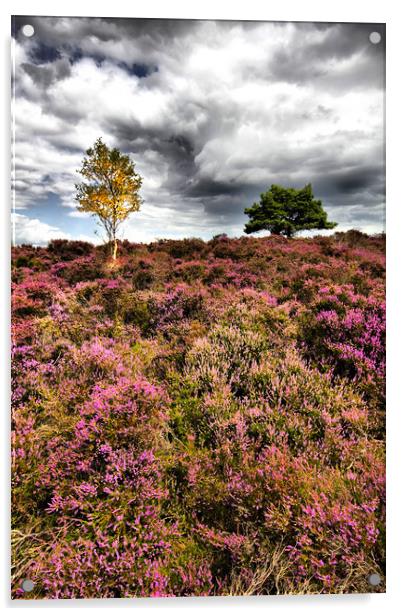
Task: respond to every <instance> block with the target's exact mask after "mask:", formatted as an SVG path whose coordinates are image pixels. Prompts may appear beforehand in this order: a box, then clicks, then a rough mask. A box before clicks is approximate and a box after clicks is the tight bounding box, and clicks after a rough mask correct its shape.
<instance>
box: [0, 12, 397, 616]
mask: <svg viewBox="0 0 402 616" xmlns="http://www.w3.org/2000/svg"><path fill="white" fill-rule="evenodd" d="M398 4H399V3H398V2H397V1H396V0H381V1H380V0H377V1H371V0H354V2H351V0H336V2H334V3H330V2H323V1H322V0H321V1H319V0H315V1H313V0H280V2H275V3H273V2H268V1H267V0H265V1H264V0H247V2H244V1H240V0H231V1H227V2H225V1H221V2H220V3H218V1H217V0H202V2H200V3H197V2H188V0H187V1H183V0H182V1H179V0H165V1H162V0H159V1H157V0H147V2H146V3H138V4H137V3H133V2H132V1H131V2H128V1H126V2H124V1H121V0H113V2H111V3H104V4H100V3H99V2H96V3H95V2H93V3H89V2H87V3H83V2H82V0H81V1H78V0H69V2H58V3H56V2H54V1H53V2H52V1H50V0H46V1H45V0H36V1H35V2H32V0H31V2H29V1H27V0H25V1H19V0H14V1H13V2H11V1H10V0H5V1H3V3H2V7H1V11H2V12H1V18H2V19H0V27H1V29H2V33H1V34H2V35H1V44H2V49H3V50H4V52H5V53H4V54H3V62H2V64H1V70H2V86H3V87H2V92H3V95H2V97H1V100H2V102H1V104H2V106H3V109H2V111H3V113H2V120H3V131H2V134H3V135H10V132H11V131H10V126H11V117H10V106H9V94H10V86H9V84H10V16H11V15H12V14H20V15H24V14H26V15H30V14H34V15H93V16H113V17H166V18H168V17H169V18H189V19H261V20H271V21H272V20H279V21H335V22H340V21H345V22H351V21H356V22H363V21H364V22H373V23H375V22H386V23H387V97H386V100H387V220H386V228H387V303H388V310H387V330H388V335H387V370H388V389H387V434H388V436H387V509H388V515H387V537H388V541H387V544H388V553H387V568H388V571H387V593H386V594H384V595H345V596H339V595H338V596H330V597H328V596H327V597H325V596H320V597H317V596H313V597H310V596H298V597H290V596H287V597H255V598H224V597H222V598H207V599H139V600H88V601H87V600H85V601H83V600H81V601H70V600H65V601H35V602H33V601H31V602H28V601H24V602H22V601H14V602H11V601H10V600H9V599H8V597H9V566H10V561H9V548H8V544H9V529H8V526H9V512H8V506H9V472H8V465H9V400H8V397H9V364H8V362H7V359H8V356H9V246H10V226H9V225H8V224H7V221H8V219H9V211H10V191H9V188H8V187H9V178H10V171H11V169H10V148H9V141H8V139H4V140H3V146H2V148H0V156H1V164H0V170H1V173H2V178H3V182H2V186H3V193H2V200H1V207H2V224H1V225H0V229H1V233H2V242H1V244H0V246H1V257H2V263H1V268H0V271H1V276H2V283H3V286H2V293H1V296H0V297H1V302H0V309H1V315H0V322H1V328H0V331H1V334H0V335H1V346H2V354H1V356H2V358H3V362H2V366H3V370H2V371H1V378H2V385H3V387H2V392H3V397H2V401H3V404H2V405H1V408H2V411H3V429H2V430H0V434H1V439H2V444H3V445H4V447H3V449H2V451H3V452H4V453H3V455H2V458H1V461H2V463H3V464H2V469H3V478H5V481H4V482H3V484H2V486H3V499H2V506H1V507H0V515H1V522H2V525H1V526H2V532H1V535H0V537H1V543H0V554H1V556H2V559H1V567H2V568H1V575H0V580H1V591H2V592H1V602H2V604H3V607H5V609H7V610H9V609H12V610H13V611H14V613H20V612H21V613H22V610H24V611H25V610H26V609H29V608H33V609H35V608H40V609H48V608H50V609H52V610H53V611H54V612H55V613H57V612H59V610H61V609H63V608H65V607H68V608H84V609H86V610H87V611H88V612H95V610H96V611H97V610H99V609H108V608H109V609H113V610H115V609H116V608H127V607H128V608H132V609H134V610H136V612H137V613H141V614H142V613H145V612H146V613H147V614H153V613H159V614H160V613H161V610H163V612H164V614H174V613H176V611H179V612H181V613H183V610H189V609H190V610H191V611H192V612H198V613H201V610H204V611H205V610H206V609H207V610H208V611H210V610H219V611H220V612H229V610H230V612H231V613H233V614H240V613H241V612H243V611H245V610H253V611H254V610H261V611H263V612H265V613H268V611H269V612H271V613H273V612H280V613H281V614H284V615H286V614H292V616H294V614H295V613H296V612H297V614H298V615H299V614H301V615H303V614H310V613H313V614H315V613H318V612H320V613H325V614H334V613H336V614H338V613H339V612H340V611H342V612H344V613H345V614H349V613H353V614H354V615H355V616H358V615H359V614H364V615H365V616H369V615H371V614H373V615H375V616H383V614H388V613H390V614H391V613H393V612H394V611H395V612H396V611H398V612H399V609H400V605H401V604H402V592H401V589H402V575H401V573H400V569H401V558H402V549H401V548H402V542H401V532H400V525H401V520H402V508H401V498H402V497H401V494H402V492H401V479H400V475H401V474H402V472H400V471H399V468H400V465H401V458H400V455H401V454H400V451H401V444H400V440H401V438H402V419H401V418H402V411H401V409H400V406H401V404H400V403H398V401H399V398H400V397H401V396H402V390H401V389H400V388H399V387H398V386H399V381H401V380H402V379H401V376H402V374H401V366H400V363H399V359H400V355H401V352H400V349H401V348H402V346H401V342H402V341H401V334H400V332H401V331H402V317H401V310H400V305H401V296H400V289H401V282H400V280H402V277H401V274H400V272H399V271H398V270H400V269H401V264H402V259H401V257H402V255H401V250H400V247H401V246H402V225H401V220H402V215H401V212H402V196H401V181H400V177H401V171H402V157H401V130H400V129H401V125H400V114H401V110H402V100H401V84H400V81H401V80H400V64H401V61H400V58H401V57H402V49H401V40H402V20H401V19H400V11H399V9H398ZM398 274H399V276H398ZM4 358H6V361H4ZM4 366H6V369H4ZM400 375H401V376H400ZM398 377H399V378H398ZM398 475H399V476H398ZM5 504H7V506H5ZM397 607H398V608H399V609H398V610H397V609H396V608H397ZM384 610H385V612H384Z"/></svg>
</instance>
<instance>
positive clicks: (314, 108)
mask: <svg viewBox="0 0 402 616" xmlns="http://www.w3.org/2000/svg"><path fill="white" fill-rule="evenodd" d="M28 19H29V23H32V24H33V26H34V27H35V36H34V37H32V38H31V39H27V38H25V37H23V35H22V33H21V25H22V24H24V23H27V20H28ZM373 30H377V31H379V32H380V33H381V34H382V37H383V40H382V42H381V43H380V45H372V44H371V43H370V42H369V40H368V36H369V33H370V32H371V31H373ZM14 36H15V64H16V72H15V91H16V99H15V101H14V106H15V107H14V112H15V121H16V143H15V177H14V183H15V197H16V207H17V211H21V210H23V211H24V214H25V213H27V214H29V210H30V209H31V208H34V207H36V206H37V204H38V203H40V202H41V201H44V200H46V198H47V196H48V195H49V194H57V195H58V196H59V198H60V199H59V203H60V205H59V207H61V208H63V207H65V208H68V209H69V211H70V212H71V213H72V212H74V211H75V210H74V208H75V201H74V193H75V189H74V184H75V183H76V182H77V181H79V179H80V178H79V176H78V175H77V169H78V168H79V167H80V163H81V159H82V156H83V153H84V151H85V150H86V149H87V148H88V147H89V146H90V145H92V144H93V142H94V141H95V139H96V138H97V137H99V136H102V137H103V139H104V140H105V141H106V142H107V143H108V144H109V145H110V146H116V147H118V148H120V149H121V150H122V151H124V152H125V153H128V154H130V155H131V157H132V158H133V160H134V161H135V162H136V169H137V171H138V172H139V173H140V174H141V175H142V176H143V178H144V182H143V189H142V196H143V197H144V200H145V202H144V206H143V209H142V211H141V214H139V215H138V216H136V217H135V220H134V217H133V221H132V222H129V223H128V224H127V225H126V230H125V232H126V233H127V234H128V236H129V237H130V239H137V238H140V237H141V238H147V239H153V238H154V237H162V236H163V235H164V234H171V235H170V236H172V237H173V236H174V237H183V236H195V235H198V236H202V237H210V236H211V235H213V234H214V233H217V232H228V231H229V230H230V232H232V233H233V234H237V235H238V234H240V233H241V232H242V228H243V226H244V222H245V216H244V208H245V207H247V206H249V205H250V204H251V203H252V202H253V201H256V200H258V198H259V194H260V193H261V192H262V191H264V190H266V189H267V187H268V186H269V185H270V184H271V183H282V184H285V185H289V186H302V185H304V184H305V183H307V182H311V183H312V184H313V189H314V191H315V194H316V196H317V197H319V198H322V199H323V201H324V205H325V206H326V208H327V209H328V212H329V216H330V218H331V219H334V220H338V221H341V220H344V221H347V222H348V224H350V226H360V227H364V225H365V224H367V225H371V226H370V228H372V226H373V225H374V224H377V226H378V230H380V229H381V228H382V224H383V216H382V210H383V207H384V206H383V203H384V156H383V147H384V125H383V111H384V83H383V81H384V41H385V30H384V27H383V26H382V25H381V24H305V23H269V22H231V21H223V22H214V21H185V20H146V19H138V20H137V19H112V18H110V19H101V18H51V17H29V18H28V17H18V18H16V19H15V24H14ZM71 218H73V217H71ZM71 218H70V220H71ZM66 220H68V218H67V219H66V218H65V217H64V218H63V225H65V224H66V222H65V221H66ZM43 222H46V219H44V220H43ZM22 223H24V224H25V222H24V221H22V222H21V224H22ZM18 224H20V223H18ZM345 224H346V223H345ZM367 228H368V227H367ZM60 232H61V233H65V234H68V233H70V231H69V229H68V228H67V227H66V228H64V226H63V227H62V228H61V229H60ZM144 241H145V240H144Z"/></svg>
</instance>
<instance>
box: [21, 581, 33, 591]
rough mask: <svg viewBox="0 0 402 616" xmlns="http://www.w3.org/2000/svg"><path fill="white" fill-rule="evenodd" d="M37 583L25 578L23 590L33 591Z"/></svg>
mask: <svg viewBox="0 0 402 616" xmlns="http://www.w3.org/2000/svg"><path fill="white" fill-rule="evenodd" d="M34 586H35V584H34V583H33V581H32V580H24V581H23V582H22V590H23V591H24V592H31V590H33V589H34Z"/></svg>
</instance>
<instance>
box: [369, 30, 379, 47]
mask: <svg viewBox="0 0 402 616" xmlns="http://www.w3.org/2000/svg"><path fill="white" fill-rule="evenodd" d="M369 39H370V43H373V45H378V43H379V42H380V41H381V34H380V33H379V32H371V33H370V36H369Z"/></svg>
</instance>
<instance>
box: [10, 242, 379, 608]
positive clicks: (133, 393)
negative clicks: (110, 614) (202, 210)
mask: <svg viewBox="0 0 402 616" xmlns="http://www.w3.org/2000/svg"><path fill="white" fill-rule="evenodd" d="M384 251H385V238H384V236H382V235H379V236H367V235H364V234H362V233H359V232H357V231H350V232H348V233H335V234H334V235H333V236H331V237H316V238H312V239H302V238H297V239H296V238H293V239H287V238H283V237H274V236H269V237H266V238H252V237H242V238H238V239H229V238H227V237H226V236H224V235H223V236H217V237H215V238H214V239H212V240H210V241H209V242H203V241H202V240H198V239H187V240H160V241H158V242H154V243H152V244H148V245H145V244H133V243H130V242H128V241H124V242H120V243H119V252H118V255H119V256H118V258H117V260H116V261H115V262H113V261H110V259H109V255H108V252H107V250H106V248H105V247H103V246H99V247H94V246H92V245H91V244H87V243H85V242H68V241H66V240H57V241H53V242H51V243H50V244H49V246H48V247H47V248H35V247H32V246H19V247H16V248H13V252H12V481H13V486H12V528H13V531H12V548H13V554H12V561H13V562H12V566H13V573H12V577H13V590H12V592H13V596H14V597H23V596H24V594H23V592H22V590H21V582H22V580H24V579H26V578H28V579H32V580H33V581H34V582H35V588H34V590H33V592H32V593H30V595H29V597H32V596H33V597H36V598H85V597H142V596H155V597H158V596H188V595H230V594H243V595H247V594H278V593H285V594H286V593H305V592H310V593H347V592H372V591H373V590H374V591H379V592H383V591H384V588H385V585H384V583H383V582H382V584H381V585H380V586H378V587H376V588H374V589H373V588H372V587H370V585H369V584H368V581H367V578H368V576H369V575H370V574H371V573H379V574H380V575H381V578H382V580H384V579H385V446H384V438H385V287H384V276H385V254H384Z"/></svg>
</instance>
